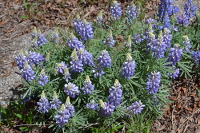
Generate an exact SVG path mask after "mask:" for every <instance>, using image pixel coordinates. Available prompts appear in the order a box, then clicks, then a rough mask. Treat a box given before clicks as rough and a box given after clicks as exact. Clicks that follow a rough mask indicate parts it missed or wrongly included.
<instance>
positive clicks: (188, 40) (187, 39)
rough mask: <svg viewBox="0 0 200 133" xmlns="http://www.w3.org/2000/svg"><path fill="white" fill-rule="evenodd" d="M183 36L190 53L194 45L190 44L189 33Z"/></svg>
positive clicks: (186, 49) (186, 48) (187, 50)
mask: <svg viewBox="0 0 200 133" xmlns="http://www.w3.org/2000/svg"><path fill="white" fill-rule="evenodd" d="M183 38H184V39H185V40H184V41H183V44H185V51H186V52H188V53H190V48H191V47H192V46H191V44H190V39H189V38H188V36H187V35H185V36H183Z"/></svg>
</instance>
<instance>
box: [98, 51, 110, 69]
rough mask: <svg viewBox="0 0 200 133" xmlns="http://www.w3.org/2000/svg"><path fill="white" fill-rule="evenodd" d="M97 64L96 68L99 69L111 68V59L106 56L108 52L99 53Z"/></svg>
mask: <svg viewBox="0 0 200 133" xmlns="http://www.w3.org/2000/svg"><path fill="white" fill-rule="evenodd" d="M97 62H98V66H99V67H101V68H104V67H106V68H108V67H111V58H110V55H109V54H108V51H106V50H103V51H101V53H100V56H99V58H98V59H97Z"/></svg>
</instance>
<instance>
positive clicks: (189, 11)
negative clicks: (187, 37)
mask: <svg viewBox="0 0 200 133" xmlns="http://www.w3.org/2000/svg"><path fill="white" fill-rule="evenodd" d="M196 9H197V7H196V5H193V6H192V0H188V1H187V2H186V3H185V7H184V14H185V15H187V16H188V18H189V19H190V18H193V17H194V15H195V12H196Z"/></svg>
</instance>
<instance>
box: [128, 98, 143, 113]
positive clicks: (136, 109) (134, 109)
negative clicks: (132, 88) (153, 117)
mask: <svg viewBox="0 0 200 133" xmlns="http://www.w3.org/2000/svg"><path fill="white" fill-rule="evenodd" d="M144 107H145V105H143V104H142V102H141V101H139V102H137V101H136V102H134V103H132V104H131V105H130V106H129V107H127V111H128V113H129V114H131V113H133V114H134V115H136V114H139V113H141V112H142V110H143V109H144Z"/></svg>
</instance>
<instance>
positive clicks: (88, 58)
mask: <svg viewBox="0 0 200 133" xmlns="http://www.w3.org/2000/svg"><path fill="white" fill-rule="evenodd" d="M77 56H78V59H79V60H80V61H81V62H82V64H83V65H88V66H94V62H93V55H92V54H91V53H89V52H88V51H87V50H85V49H82V48H80V49H79V50H78V52H77Z"/></svg>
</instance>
